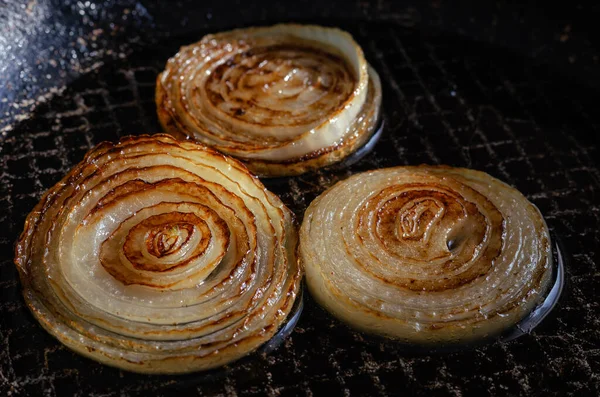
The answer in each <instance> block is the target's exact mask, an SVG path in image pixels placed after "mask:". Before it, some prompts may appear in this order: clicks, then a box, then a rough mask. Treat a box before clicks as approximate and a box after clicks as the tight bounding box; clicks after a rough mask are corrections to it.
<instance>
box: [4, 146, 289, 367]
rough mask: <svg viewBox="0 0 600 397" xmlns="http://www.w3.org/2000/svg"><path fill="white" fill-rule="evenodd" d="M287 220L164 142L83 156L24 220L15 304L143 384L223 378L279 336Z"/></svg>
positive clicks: (216, 157) (207, 160) (193, 153)
mask: <svg viewBox="0 0 600 397" xmlns="http://www.w3.org/2000/svg"><path fill="white" fill-rule="evenodd" d="M296 244H297V235H296V232H295V228H294V225H293V218H292V213H291V212H290V211H289V210H288V209H287V208H286V207H285V206H284V205H283V203H282V202H281V201H280V200H279V199H278V198H277V197H276V196H275V195H274V194H272V193H270V192H269V191H267V190H266V189H265V188H264V186H263V185H262V184H261V183H260V182H259V181H258V179H257V178H256V177H254V176H252V175H251V174H250V173H249V172H248V170H247V169H246V168H245V167H244V166H243V165H242V164H240V163H239V162H237V161H235V160H232V159H230V158H228V157H226V156H224V155H222V154H220V153H218V152H216V151H213V150H211V149H208V148H206V147H204V146H202V145H199V144H196V143H193V142H178V141H176V140H175V139H173V138H172V137H170V136H168V135H155V136H153V137H149V136H140V137H127V138H124V139H122V140H121V141H120V142H119V143H118V144H111V143H103V144H100V145H99V146H97V147H95V148H94V149H92V150H91V151H90V152H89V153H88V154H87V155H86V157H85V159H84V160H83V161H82V162H81V163H80V164H78V165H77V166H76V167H74V168H73V169H72V170H71V171H70V172H69V173H68V174H67V175H66V176H65V177H64V178H63V180H62V181H60V182H59V183H58V184H56V185H55V186H54V187H53V188H51V189H50V190H49V191H48V192H47V193H46V194H45V195H44V197H43V198H42V199H41V201H40V202H39V204H38V205H37V206H36V207H35V208H34V210H33V211H32V212H31V213H30V214H29V216H28V217H27V220H26V223H25V229H24V231H23V233H22V235H21V237H20V239H19V241H18V243H17V246H16V257H15V263H16V264H17V267H18V269H19V272H20V276H21V281H22V284H23V288H24V296H25V300H26V302H27V304H28V306H29V307H30V309H31V310H32V312H33V314H34V315H35V317H36V318H37V319H38V320H39V322H40V323H41V324H42V325H43V326H44V328H46V330H48V331H49V332H50V333H51V334H52V335H54V336H55V337H57V338H58V339H59V340H60V341H61V342H62V343H64V344H65V345H66V346H68V347H70V348H71V349H73V350H75V351H77V352H79V353H81V354H83V355H85V356H88V357H90V358H92V359H95V360H97V361H100V362H102V363H105V364H109V365H112V366H116V367H120V368H123V369H126V370H130V371H136V372H147V373H184V372H191V371H197V370H204V369H208V368H213V367H217V366H220V365H222V364H225V363H229V362H231V361H233V360H236V359H238V358H240V357H242V356H244V355H246V354H248V353H249V352H251V351H253V350H254V349H256V348H257V347H259V346H260V345H262V344H263V343H264V342H266V341H267V340H269V339H270V338H271V337H272V336H273V335H274V334H275V333H276V332H277V331H278V329H279V328H280V326H281V325H282V324H283V323H284V320H285V319H286V316H287V315H288V313H289V312H290V310H291V308H292V305H293V302H294V300H295V298H296V295H297V293H298V289H299V283H300V278H301V271H300V269H299V267H298V264H297V260H296V256H295V249H296Z"/></svg>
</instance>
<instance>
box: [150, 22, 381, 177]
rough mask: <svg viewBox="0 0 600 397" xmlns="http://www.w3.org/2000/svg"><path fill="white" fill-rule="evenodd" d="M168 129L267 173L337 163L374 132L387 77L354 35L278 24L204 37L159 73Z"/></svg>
mask: <svg viewBox="0 0 600 397" xmlns="http://www.w3.org/2000/svg"><path fill="white" fill-rule="evenodd" d="M156 104H157V111H158V117H159V120H160V122H161V124H162V126H163V129H164V130H165V131H166V132H168V133H170V134H172V135H174V136H176V137H180V138H181V137H186V138H193V139H196V140H198V141H201V142H202V143H205V144H207V145H209V146H211V147H214V148H216V149H218V150H219V151H221V152H223V153H226V154H229V155H231V156H234V157H237V158H238V159H240V160H242V161H244V162H245V163H246V164H247V165H248V167H249V169H250V170H251V171H253V172H255V173H257V174H258V175H261V176H282V175H296V174H300V173H303V172H306V171H308V170H311V169H315V168H318V167H322V166H325V165H328V164H332V163H334V162H337V161H340V160H341V159H343V158H344V157H346V156H347V155H349V154H350V153H352V152H354V151H355V150H356V149H358V148H359V147H360V146H362V145H363V144H364V143H365V142H366V141H367V140H368V139H369V138H370V137H371V136H372V135H373V133H374V132H375V129H376V126H377V122H378V119H379V108H380V104H381V83H380V80H379V77H378V75H377V73H376V72H375V70H373V68H371V67H370V66H369V65H368V64H367V62H366V60H365V58H364V55H363V51H362V49H361V48H360V47H359V45H358V44H357V43H356V42H355V41H354V40H353V38H352V36H351V35H350V34H348V33H346V32H344V31H341V30H339V29H334V28H325V27H319V26H313V25H295V24H279V25H275V26H270V27H261V28H246V29H236V30H232V31H228V32H223V33H218V34H212V35H207V36H205V37H204V38H202V40H201V41H199V42H197V43H194V44H192V45H189V46H185V47H183V48H181V50H180V51H179V52H178V53H177V54H176V55H175V56H174V57H173V58H171V59H170V60H169V61H168V63H167V66H166V69H165V71H164V72H163V73H161V74H160V75H159V76H158V79H157V89H156Z"/></svg>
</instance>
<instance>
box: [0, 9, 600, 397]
mask: <svg viewBox="0 0 600 397" xmlns="http://www.w3.org/2000/svg"><path fill="white" fill-rule="evenodd" d="M164 3H165V4H160V3H158V2H157V3H151V2H142V3H139V2H132V1H110V2H104V3H97V2H72V1H67V2H65V3H61V2H58V1H56V2H53V1H37V2H35V1H32V2H29V3H27V2H23V3H22V4H21V3H16V4H12V3H11V4H5V3H2V5H1V6H0V71H1V73H2V74H1V77H2V79H1V80H2V82H1V83H0V84H2V85H0V114H2V115H3V117H2V118H1V119H0V131H1V132H2V137H1V138H0V161H1V162H2V175H1V177H0V178H1V181H0V203H1V204H0V205H1V206H2V208H3V211H2V213H0V222H1V224H2V228H1V229H0V245H1V250H0V255H1V257H0V270H1V278H0V294H1V300H0V337H1V338H2V343H1V344H0V395H13V396H14V395H18V396H30V395H49V396H68V395H81V396H88V395H102V396H121V395H138V394H139V395H142V394H144V395H148V394H151V395H179V394H181V393H185V394H186V395H187V394H198V395H232V396H233V395H324V394H326V395H356V396H364V395H369V396H370V395H407V394H414V395H427V396H429V395H455V396H456V395H458V396H460V395H470V394H473V395H478V396H493V395H507V394H508V395H530V394H533V395H565V394H570V395H577V396H580V395H598V394H599V392H600V390H599V388H600V384H599V379H600V356H599V355H598V349H599V341H600V332H599V331H598V329H599V327H598V318H599V315H600V310H599V307H600V305H599V301H598V293H597V292H598V291H597V290H598V285H600V284H599V281H600V275H599V272H598V267H597V265H596V262H597V260H598V254H599V248H598V247H599V246H600V236H599V230H600V228H599V226H600V222H599V217H600V206H599V203H598V192H599V190H600V169H599V166H598V160H597V159H598V158H599V156H598V146H597V145H598V144H597V136H598V133H599V128H600V127H599V126H600V114H599V113H598V103H600V101H599V99H600V95H599V94H598V91H597V88H596V87H598V86H600V84H598V74H597V67H596V68H594V62H596V63H597V56H598V55H597V52H595V50H594V42H593V40H592V39H589V37H596V36H594V35H592V34H591V33H590V34H589V37H588V35H587V34H586V31H585V29H584V28H587V27H588V26H589V25H586V24H584V23H583V22H585V21H587V20H588V19H586V17H585V16H586V15H587V13H589V12H592V11H594V10H593V8H592V9H589V10H587V12H586V10H583V11H582V10H579V9H578V8H577V7H576V6H573V9H572V10H571V12H572V13H573V14H572V15H576V16H577V18H579V19H578V20H580V21H583V22H582V25H581V27H579V28H578V27H577V26H575V25H574V24H573V22H572V21H570V20H569V17H564V16H563V14H562V13H555V14H552V15H550V17H548V18H546V19H544V16H543V15H540V14H539V13H536V12H534V11H535V9H533V11H532V9H531V7H530V8H519V9H517V8H510V7H508V6H506V5H504V6H502V7H504V8H502V7H501V6H499V5H498V4H496V3H490V4H488V7H489V9H486V8H484V7H483V6H482V5H481V2H477V3H475V2H473V4H472V6H473V7H472V8H468V7H467V8H465V9H464V10H463V11H462V12H461V11H460V10H458V9H456V8H453V7H450V6H447V5H445V4H443V3H442V2H431V3H428V4H426V5H420V4H418V3H419V2H406V3H401V4H397V3H395V2H392V1H389V2H386V1H383V2H377V4H376V5H373V4H365V3H361V2H353V3H350V4H351V5H348V3H344V4H346V5H345V6H343V5H342V4H340V2H339V1H331V2H319V3H316V2H315V3H310V4H309V2H306V1H298V2H293V3H291V2H290V5H289V6H287V5H286V6H283V5H278V3H277V2H273V3H268V4H266V5H265V6H264V7H255V6H253V7H251V6H250V5H245V4H241V3H239V4H238V2H227V1H221V2H219V4H213V5H210V6H207V5H199V4H195V3H194V2H191V1H190V2H174V3H170V2H169V4H168V5H167V4H166V3H167V2H164ZM475 4H476V5H475ZM507 7H508V8H507ZM234 10H235V12H234ZM468 10H470V11H468ZM515 10H517V11H519V10H520V11H519V12H520V13H517V14H515V15H516V16H514V15H513V14H514V11H515ZM523 10H525V11H523ZM545 10H546V11H545V12H546V13H551V12H553V11H552V9H551V8H549V7H548V8H545ZM565 13H566V11H565ZM523 18H524V19H525V20H524V21H522V22H519V23H517V22H518V20H520V19H523ZM527 18H529V19H527ZM561 18H562V19H561ZM471 19H473V22H469V21H470V20H471ZM282 21H295V22H312V23H320V24H324V25H329V26H339V27H341V28H343V29H346V30H349V31H350V32H351V33H353V34H354V35H355V38H356V39H357V41H358V42H359V43H360V44H361V46H362V47H363V49H364V50H365V53H366V57H367V59H368V60H369V62H371V63H372V65H373V66H374V67H375V68H376V69H377V70H378V72H379V73H380V75H381V78H382V82H383V86H384V92H383V95H384V102H383V106H384V119H385V124H384V126H383V128H382V130H381V134H380V135H379V137H378V138H379V139H378V140H377V141H376V142H373V147H372V150H371V151H370V152H364V153H361V156H362V157H361V156H357V157H356V158H354V159H353V160H354V162H352V163H346V164H342V165H337V166H334V167H330V168H328V169H323V170H320V171H318V172H315V173H311V174H306V175H303V176H299V177H294V178H284V179H278V180H271V181H269V180H266V181H265V183H266V184H267V186H268V187H269V188H270V189H272V190H273V191H274V192H275V193H277V194H279V195H280V196H281V198H282V199H283V200H284V202H285V203H286V204H287V205H288V206H289V207H290V208H291V209H292V210H293V211H294V212H295V213H296V215H297V217H298V219H299V220H300V221H301V220H302V214H303V212H304V210H305V208H306V207H307V206H308V204H309V203H310V202H311V201H312V200H313V199H314V198H315V197H316V196H317V195H318V194H320V193H321V192H322V191H323V190H324V189H326V188H327V187H329V186H331V185H332V184H333V183H335V182H337V181H339V180H341V179H343V178H346V177H348V176H349V175H351V174H353V173H356V172H359V171H365V170H369V169H373V168H379V167H386V166H394V165H403V164H411V165H414V164H421V163H428V164H442V163H443V164H447V165H453V166H463V167H470V168H474V169H479V170H483V171H485V172H488V173H490V174H491V175H492V176H495V177H497V178H500V179H502V180H504V181H506V182H508V183H510V184H511V185H513V186H515V187H516V188H517V189H519V190H520V191H522V192H523V193H524V194H525V195H526V196H527V197H528V198H529V199H530V200H531V201H532V202H533V203H535V204H536V205H537V206H538V207H539V208H540V210H541V212H542V213H543V214H544V216H545V218H546V220H547V222H548V224H549V226H550V228H551V229H552V235H553V239H554V241H555V242H556V243H557V244H559V246H560V249H557V250H556V252H555V255H557V256H556V258H558V255H561V256H562V259H563V260H562V261H561V263H563V264H564V266H563V267H557V268H556V269H555V270H556V273H555V274H557V276H558V275H562V278H561V279H560V280H563V281H560V282H558V283H557V284H556V285H557V286H556V288H558V291H559V292H560V290H561V287H562V285H563V282H564V291H563V293H562V295H560V294H556V296H558V295H560V298H559V299H558V301H557V302H556V299H550V300H549V301H548V302H547V303H546V306H542V307H540V309H539V311H538V312H536V313H537V315H536V314H535V313H534V315H532V316H533V318H531V319H529V320H528V321H529V322H527V323H524V324H521V326H520V328H519V329H516V330H513V331H515V332H516V333H515V334H512V335H511V334H509V335H506V336H504V337H503V338H502V340H500V341H489V342H488V343H486V344H484V345H480V346H474V347H470V348H465V349H459V350H454V351H451V352H447V351H445V352H423V351H410V350H407V349H406V348H405V347H403V346H400V345H398V344H395V343H392V342H389V341H386V340H380V339H376V338H372V337H369V336H366V335H363V334H360V333H358V332H354V331H352V330H351V329H349V328H348V327H346V326H344V325H342V324H340V323H339V322H337V321H335V320H334V319H333V318H332V317H331V316H330V315H328V314H327V313H326V312H325V311H324V310H322V309H321V308H319V307H318V306H317V305H316V304H315V303H314V302H313V300H312V299H311V298H310V296H309V294H308V293H307V292H306V291H305V293H304V301H303V302H304V310H303V311H302V313H300V314H298V315H297V316H293V317H292V318H291V319H290V323H289V324H288V325H287V327H286V328H285V329H284V330H283V331H282V332H283V333H282V334H281V335H280V336H279V338H277V339H275V340H273V341H272V343H270V344H268V345H267V346H265V348H264V349H262V350H261V351H260V352H257V353H256V354H254V355H252V356H250V357H247V358H245V359H243V360H240V361H239V362H237V363H234V364H232V365H230V366H228V367H226V368H222V369H219V370H215V371H210V372H207V373H197V374H192V375H185V376H178V377H176V376H144V375H138V374H132V373H127V372H122V371H119V370H116V369H114V368H110V367H107V366H103V365H100V364H97V363H95V362H93V361H91V360H88V359H85V358H83V357H80V356H78V355H76V354H74V353H72V352H70V351H69V350H68V349H66V348H64V347H63V346H62V345H61V344H60V343H59V342H57V341H56V340H55V339H53V338H52V337H51V336H50V335H49V334H47V333H46V332H45V331H43V329H42V328H41V327H40V326H39V325H38V324H37V322H36V321H35V320H34V319H33V317H32V316H31V315H30V313H29V311H28V309H27V308H26V307H25V305H24V302H23V299H22V298H21V294H20V293H21V290H20V283H19V281H18V277H17V273H16V270H15V268H14V265H13V263H12V259H13V252H12V249H13V243H14V241H15V240H16V238H17V236H18V234H19V233H20V231H21V230H22V227H23V221H24V219H25V216H26V215H27V213H28V212H29V211H30V210H31V209H32V208H33V206H34V205H35V204H36V202H37V200H38V199H39V198H40V196H41V194H42V193H43V192H44V191H45V190H46V189H47V188H49V187H51V186H52V185H53V184H54V183H56V182H57V181H58V180H59V179H60V178H61V176H62V175H64V173H66V172H67V171H68V170H69V169H70V167H72V166H73V165H74V164H75V163H77V162H79V161H80V160H81V159H82V156H83V154H84V153H85V152H86V151H87V150H88V149H89V148H90V147H91V146H93V145H94V144H96V143H98V142H100V141H104V140H116V139H117V138H118V137H120V136H123V135H128V134H140V133H147V132H153V131H159V125H158V122H157V119H156V115H155V107H154V100H153V98H154V88H155V86H154V84H155V83H154V81H155V78H156V75H157V74H158V73H159V72H160V71H161V70H162V68H163V67H164V63H165V61H166V60H167V58H168V57H170V56H171V55H173V54H174V53H175V52H176V51H177V50H178V48H179V46H180V45H183V44H188V43H190V42H192V41H196V40H198V39H199V38H200V37H201V36H202V35H203V34H205V33H208V32H213V31H216V30H221V29H227V28H232V27H235V26H249V25H259V24H269V23H275V22H282ZM544 21H545V22H544ZM548 21H550V22H548ZM569 21H570V22H569ZM563 22H564V23H563ZM569 23H571V25H572V26H571V27H570V28H566V27H565V26H566V25H567V24H569ZM515 32H516V33H515ZM487 33H489V35H488V34H487ZM515 35H516V37H514V36H515ZM540 35H541V36H543V37H544V35H547V36H548V38H549V39H548V41H547V42H544V41H543V40H542V39H540ZM563 35H566V36H563ZM511 37H512V39H511ZM565 37H566V38H565ZM473 38H475V39H473ZM540 40H542V41H541V43H542V44H540ZM590 40H592V41H590ZM511 43H512V44H511ZM543 43H546V44H543ZM561 46H562V47H561ZM536 48H537V49H538V52H537V53H536V52H535V51H534V50H535V49H536ZM571 51H572V53H571ZM569 56H571V57H573V56H574V57H575V61H574V62H571V60H570V59H569ZM594 59H595V61H594ZM578 62H580V63H579V64H578ZM569 65H570V66H572V67H569ZM557 263H558V261H557ZM557 280H558V278H557ZM301 304H302V302H301V301H299V303H298V306H300V305H301ZM299 309H300V307H299ZM549 309H553V310H549ZM297 312H298V313H299V310H298V311H297ZM296 321H297V324H296V326H295V328H294V327H293V326H294V324H295V322H296Z"/></svg>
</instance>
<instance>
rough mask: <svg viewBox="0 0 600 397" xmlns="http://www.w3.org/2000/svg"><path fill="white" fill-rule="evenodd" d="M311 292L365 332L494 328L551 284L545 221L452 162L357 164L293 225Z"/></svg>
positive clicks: (464, 335) (509, 193) (505, 324)
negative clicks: (364, 167)
mask: <svg viewBox="0 0 600 397" xmlns="http://www.w3.org/2000/svg"><path fill="white" fill-rule="evenodd" d="M299 258H300V262H301V264H302V266H303V267H304V270H305V272H306V281H307V285H308V288H309V290H310V292H311V294H312V295H313V296H314V297H315V298H316V300H317V301H318V302H319V303H320V304H321V305H322V306H323V307H325V308H326V309H327V310H328V311H330V312H331V313H332V314H333V315H335V316H336V317H338V318H339V319H341V320H342V321H344V322H346V323H347V324H349V325H350V326H352V327H355V328H357V329H359V330H362V331H365V332H367V333H372V334H376V335H380V336H385V337H389V338H392V339H397V340H400V341H402V342H405V343H408V344H419V345H429V346H433V345H440V344H441V345H443V344H454V343H458V342H460V343H463V342H467V343H470V342H474V341H478V340H482V339H486V338H488V337H493V336H498V335H500V334H502V333H503V332H504V331H506V330H508V329H510V328H511V327H513V326H515V325H516V324H517V323H519V321H521V320H522V319H523V318H525V317H526V316H527V315H528V314H529V313H530V312H531V311H532V310H534V309H535V308H536V306H537V305H539V304H540V303H541V302H542V301H543V299H544V297H545V294H546V293H547V292H548V290H549V287H550V286H551V276H552V261H553V260H552V250H551V244H550V236H549V231H548V228H547V226H546V223H545V221H544V219H543V217H542V215H541V214H540V212H539V211H538V209H537V208H536V207H535V206H534V205H533V204H531V203H530V202H529V201H528V200H527V199H526V198H525V197H524V196H523V195H522V194H521V193H520V192H518V191H517V190H515V189H514V188H512V187H510V186H508V185H507V184H505V183H503V182H501V181H499V180H497V179H495V178H493V177H491V176H490V175H488V174H486V173H483V172H479V171H475V170H470V169H464V168H451V167H447V166H425V165H422V166H407V167H393V168H384V169H380V170H375V171H369V172H363V173H360V174H355V175H353V176H351V177H350V178H348V179H346V180H343V181H340V182H338V183H337V184H335V185H334V186H332V187H330V188H329V189H328V190H326V191H325V192H324V193H322V194H321V195H320V196H319V197H317V198H316V199H315V200H314V201H313V202H312V203H311V204H310V206H309V207H308V209H307V211H306V213H305V216H304V220H303V223H302V226H301V229H300V245H299Z"/></svg>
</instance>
